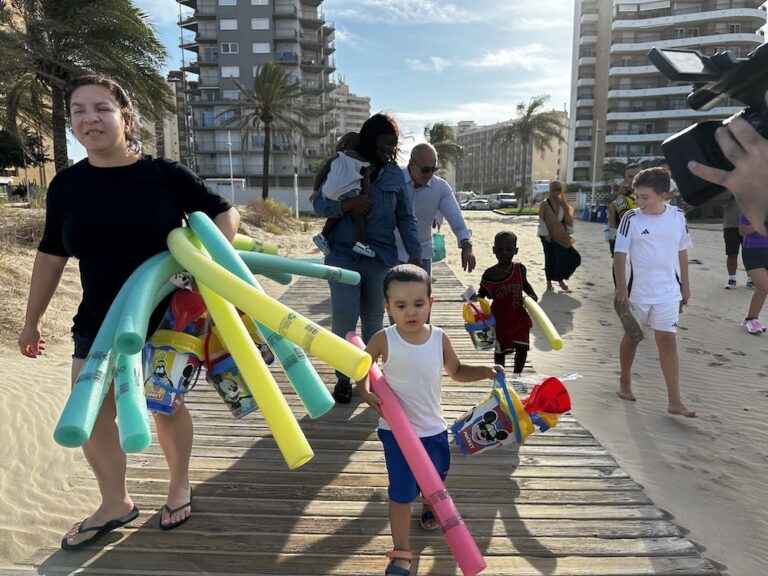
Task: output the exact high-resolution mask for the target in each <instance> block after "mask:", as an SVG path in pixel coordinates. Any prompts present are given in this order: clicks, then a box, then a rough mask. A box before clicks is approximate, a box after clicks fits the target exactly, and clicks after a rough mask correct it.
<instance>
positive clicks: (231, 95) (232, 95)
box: [221, 90, 240, 100]
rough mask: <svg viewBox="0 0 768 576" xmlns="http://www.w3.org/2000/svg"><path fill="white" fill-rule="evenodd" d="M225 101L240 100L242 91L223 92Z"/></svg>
mask: <svg viewBox="0 0 768 576" xmlns="http://www.w3.org/2000/svg"><path fill="white" fill-rule="evenodd" d="M221 96H222V99H223V100H240V90H222V91H221Z"/></svg>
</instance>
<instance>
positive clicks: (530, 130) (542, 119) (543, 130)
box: [493, 96, 565, 211]
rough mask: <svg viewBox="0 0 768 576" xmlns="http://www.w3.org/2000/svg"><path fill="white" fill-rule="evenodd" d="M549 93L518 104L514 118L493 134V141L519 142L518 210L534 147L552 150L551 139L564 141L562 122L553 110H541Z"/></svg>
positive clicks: (527, 179)
mask: <svg viewBox="0 0 768 576" xmlns="http://www.w3.org/2000/svg"><path fill="white" fill-rule="evenodd" d="M548 100H549V96H534V97H533V98H531V99H530V100H529V101H528V104H525V103H524V102H519V103H518V104H517V118H516V119H515V120H514V121H512V123H510V124H508V125H506V126H503V127H502V128H500V129H499V130H498V131H497V132H496V134H494V136H493V141H494V142H500V143H501V145H502V146H509V145H511V144H513V143H514V142H516V141H518V140H519V141H520V144H521V152H522V155H523V185H522V188H521V192H520V195H521V198H520V211H522V209H523V207H524V206H525V204H526V194H527V189H528V181H529V180H530V172H531V160H532V157H533V150H534V149H536V150H537V151H539V152H544V150H552V142H553V140H555V139H556V140H564V138H563V136H562V129H563V128H564V126H565V124H564V123H563V121H562V120H561V115H560V113H559V112H557V111H555V110H542V108H543V107H544V105H545V104H546V102H547V101H548Z"/></svg>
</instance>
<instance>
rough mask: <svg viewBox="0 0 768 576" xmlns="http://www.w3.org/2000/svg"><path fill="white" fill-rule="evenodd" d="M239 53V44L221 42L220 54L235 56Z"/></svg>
mask: <svg viewBox="0 0 768 576" xmlns="http://www.w3.org/2000/svg"><path fill="white" fill-rule="evenodd" d="M238 52H240V43H239V42H222V43H221V53H222V54H237V53H238Z"/></svg>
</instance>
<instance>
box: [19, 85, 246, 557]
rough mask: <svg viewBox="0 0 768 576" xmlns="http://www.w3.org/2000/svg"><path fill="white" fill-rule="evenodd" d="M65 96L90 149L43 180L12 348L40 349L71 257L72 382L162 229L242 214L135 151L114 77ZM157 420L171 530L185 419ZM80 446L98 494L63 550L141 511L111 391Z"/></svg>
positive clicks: (161, 246) (162, 245) (125, 102)
mask: <svg viewBox="0 0 768 576" xmlns="http://www.w3.org/2000/svg"><path fill="white" fill-rule="evenodd" d="M66 104H67V111H68V113H69V115H70V118H71V123H72V131H73V133H74V135H75V137H76V138H77V139H78V141H79V142H80V143H81V144H82V145H83V146H84V147H85V149H86V152H87V154H88V157H87V158H86V159H84V160H81V161H80V162H78V163H77V164H75V165H74V166H71V167H69V168H67V169H65V170H63V171H62V172H60V173H59V174H57V175H56V177H55V178H54V179H53V180H52V181H51V184H50V187H49V189H48V196H47V208H46V223H45V231H44V233H43V239H42V240H41V242H40V246H39V248H38V252H37V256H36V258H35V264H34V268H33V271H32V280H31V284H30V291H29V299H28V302H27V312H26V320H25V325H24V328H23V330H22V332H21V335H20V336H19V348H20V350H21V353H22V354H24V355H25V356H28V357H30V358H36V357H37V356H38V355H40V354H42V352H43V351H44V350H45V339H44V338H43V336H42V320H43V315H44V313H45V310H46V309H47V307H48V304H49V302H50V300H51V298H52V297H53V294H54V292H55V290H56V287H57V286H58V284H59V281H60V280H61V276H62V273H63V270H64V266H65V265H66V263H67V260H68V258H69V257H70V256H74V257H76V258H78V260H79V266H80V279H81V283H82V287H83V297H82V301H81V302H80V306H79V307H78V310H77V314H76V315H75V317H74V320H73V326H72V336H73V340H74V343H75V346H74V354H73V355H72V373H71V378H72V383H74V382H75V380H76V378H77V376H78V374H79V372H80V369H81V368H82V366H83V362H84V359H85V358H86V356H87V355H88V351H89V350H90V347H91V345H92V344H93V340H94V338H95V336H96V334H97V332H98V330H99V327H100V326H101V323H102V321H103V320H104V317H105V315H106V313H107V311H108V310H109V307H110V305H111V304H112V301H113V300H114V298H115V296H116V295H117V292H118V291H119V290H120V287H121V286H122V285H123V283H124V282H125V280H126V279H127V278H128V277H129V276H130V275H131V273H132V272H133V271H134V270H135V269H136V268H137V267H138V266H139V265H140V264H141V263H142V262H144V261H145V260H146V259H147V258H149V257H150V256H153V255H154V254H157V253H158V252H162V251H164V250H166V249H167V246H166V236H167V235H168V233H169V232H170V231H171V230H172V229H174V228H176V227H178V226H180V225H181V223H182V218H183V216H184V213H189V212H193V211H197V210H200V211H203V212H205V213H206V214H208V215H209V216H210V217H211V218H213V220H214V222H215V223H216V225H217V226H218V227H219V229H220V230H221V231H222V232H223V233H224V234H225V235H226V236H227V238H229V239H230V240H231V239H232V238H233V237H234V235H235V233H236V231H237V227H238V225H239V222H240V216H239V215H238V213H237V211H236V210H235V209H234V208H233V207H232V206H230V205H229V204H228V203H227V202H226V201H225V200H223V199H222V198H221V197H219V196H217V195H216V194H213V193H212V192H210V191H209V190H208V189H207V188H206V186H205V184H204V183H203V181H202V180H201V179H200V178H198V177H197V176H196V175H195V174H193V173H192V172H190V171H189V170H187V169H186V168H185V167H183V166H181V165H179V164H177V163H176V162H171V161H168V160H164V159H159V158H158V159H154V158H152V157H151V156H145V155H142V154H141V153H140V152H139V150H140V142H139V140H138V136H137V135H138V123H137V122H138V121H137V117H136V115H135V113H134V110H133V108H132V105H131V101H130V99H129V97H128V95H127V93H126V92H125V91H124V90H123V89H122V88H121V87H120V86H119V85H118V84H116V83H115V82H114V81H112V80H109V79H106V78H100V77H95V76H86V77H83V78H80V79H78V80H75V81H74V82H73V83H72V85H71V86H70V87H69V89H68V90H67V92H66ZM155 422H156V427H157V435H158V440H159V442H160V445H161V446H162V448H163V452H164V454H165V457H166V460H167V462H168V467H169V471H170V486H169V491H168V498H167V500H166V504H165V506H164V508H163V513H162V516H161V520H160V527H161V528H163V529H170V528H175V527H177V526H179V525H181V524H183V523H184V522H185V521H186V520H187V519H188V518H189V516H190V514H191V512H192V506H191V499H192V492H191V488H190V484H189V475H188V467H189V458H190V454H191V450H192V419H191V417H190V415H189V412H188V411H187V409H186V407H185V406H184V404H183V403H182V405H181V406H179V408H177V409H176V411H175V412H174V414H172V415H170V416H166V415H162V416H157V417H156V418H155ZM83 452H84V453H85V456H86V458H87V460H88V463H89V464H90V465H91V468H92V469H93V472H94V474H95V476H96V480H97V481H98V484H99V490H100V492H101V498H102V501H101V505H100V506H99V508H98V509H97V510H96V511H95V512H94V513H93V514H91V516H89V517H88V518H86V519H85V520H83V521H82V522H79V523H77V524H75V525H74V526H73V527H72V529H71V530H70V531H69V532H68V533H67V534H66V536H65V537H64V538H63V539H62V542H61V547H62V548H63V549H65V550H73V549H78V548H81V547H83V546H86V545H89V544H92V543H93V542H95V541H96V540H98V539H99V538H100V537H101V536H103V535H104V534H106V533H107V532H109V531H110V530H112V529H114V528H117V527H119V526H122V525H124V524H126V523H127V522H129V521H130V520H132V519H134V518H135V517H136V516H137V515H138V509H137V508H136V507H135V506H134V503H133V500H132V499H131V497H130V496H129V494H128V492H127V488H126V483H125V471H126V458H125V454H124V453H123V452H122V450H121V449H120V444H119V439H118V431H117V426H116V424H115V403H114V396H113V394H112V392H111V391H110V393H108V394H107V396H106V398H105V399H104V403H103V405H102V407H101V411H100V412H99V416H98V418H97V420H96V424H95V425H94V428H93V432H92V434H91V437H90V439H89V441H88V442H87V443H86V444H85V445H84V446H83Z"/></svg>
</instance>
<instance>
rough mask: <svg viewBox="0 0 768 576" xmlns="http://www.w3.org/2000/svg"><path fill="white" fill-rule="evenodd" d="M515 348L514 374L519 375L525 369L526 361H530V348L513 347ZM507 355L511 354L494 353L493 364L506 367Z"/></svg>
mask: <svg viewBox="0 0 768 576" xmlns="http://www.w3.org/2000/svg"><path fill="white" fill-rule="evenodd" d="M513 348H514V350H515V368H514V373H515V374H519V373H520V372H522V371H523V368H524V367H525V361H526V360H527V359H528V347H527V346H520V345H517V346H513ZM507 354H510V352H494V353H493V362H494V363H495V364H499V365H501V366H504V360H505V359H506V356H507Z"/></svg>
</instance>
